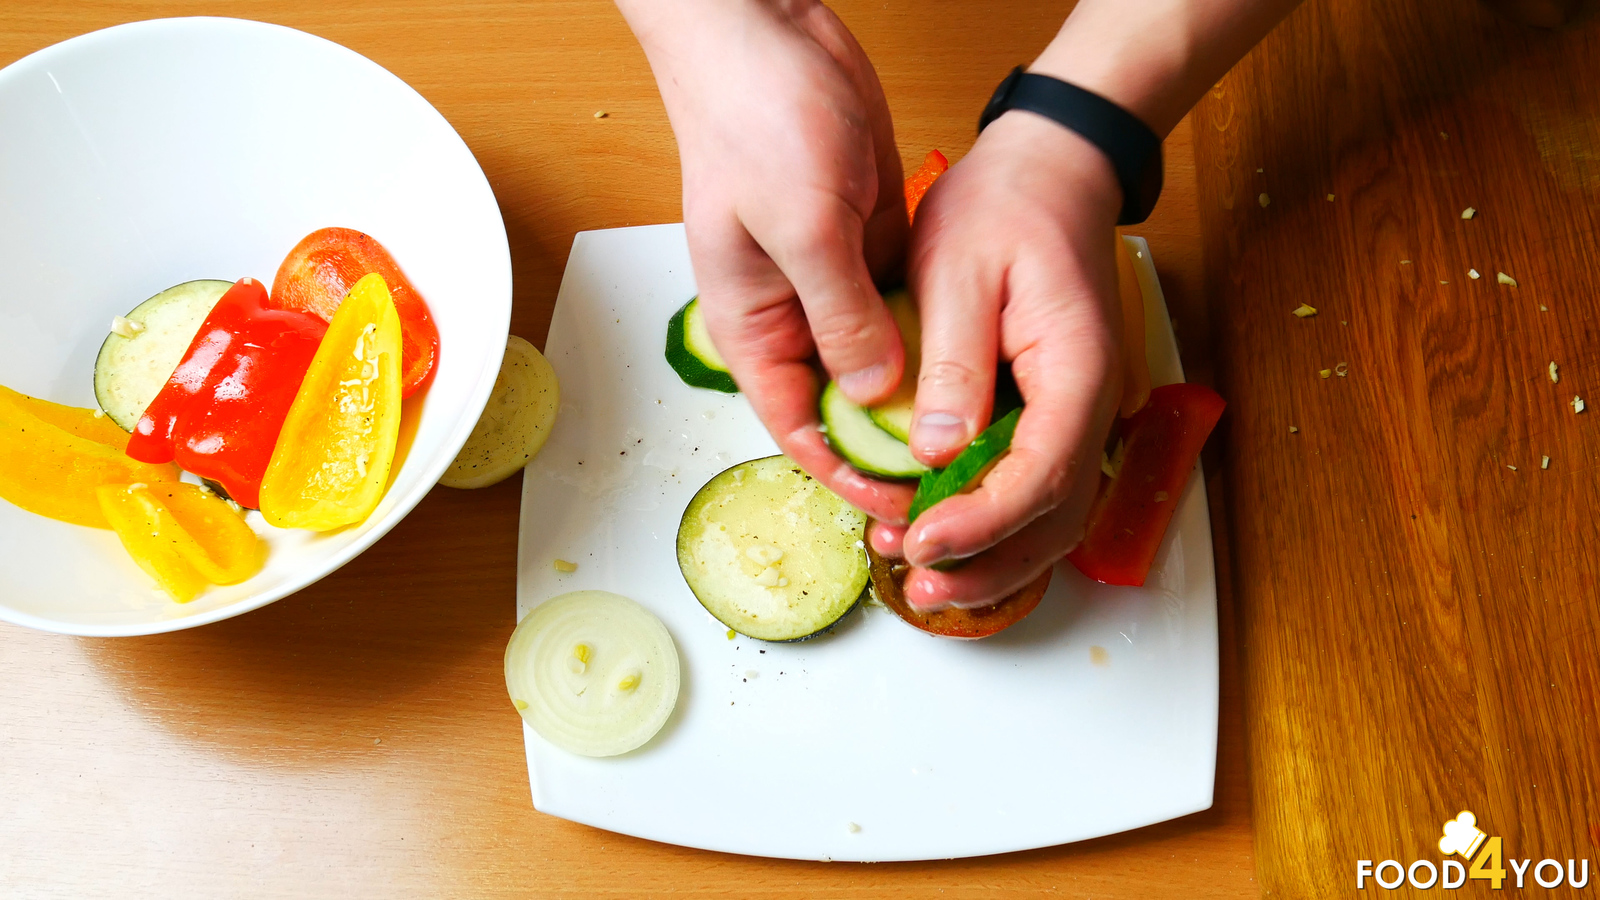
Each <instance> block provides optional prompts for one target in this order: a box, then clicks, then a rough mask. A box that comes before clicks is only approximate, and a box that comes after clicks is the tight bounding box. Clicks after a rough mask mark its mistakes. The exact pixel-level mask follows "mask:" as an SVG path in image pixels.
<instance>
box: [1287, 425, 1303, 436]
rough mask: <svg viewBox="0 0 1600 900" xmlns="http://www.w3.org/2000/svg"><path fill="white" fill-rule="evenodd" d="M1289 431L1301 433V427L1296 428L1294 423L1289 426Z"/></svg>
mask: <svg viewBox="0 0 1600 900" xmlns="http://www.w3.org/2000/svg"><path fill="white" fill-rule="evenodd" d="M1289 433H1290V434H1299V433H1300V429H1299V428H1296V427H1295V426H1293V425H1290V426H1289Z"/></svg>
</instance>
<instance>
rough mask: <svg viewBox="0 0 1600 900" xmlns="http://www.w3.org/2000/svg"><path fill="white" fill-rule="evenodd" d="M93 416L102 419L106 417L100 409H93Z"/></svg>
mask: <svg viewBox="0 0 1600 900" xmlns="http://www.w3.org/2000/svg"><path fill="white" fill-rule="evenodd" d="M94 417H95V418H96V419H104V418H105V417H106V414H105V410H100V409H97V410H95V411H94Z"/></svg>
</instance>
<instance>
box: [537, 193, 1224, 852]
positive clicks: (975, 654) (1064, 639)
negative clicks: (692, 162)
mask: <svg viewBox="0 0 1600 900" xmlns="http://www.w3.org/2000/svg"><path fill="white" fill-rule="evenodd" d="M1138 246H1139V247H1140V249H1141V250H1142V251H1143V255H1142V258H1141V260H1140V262H1141V264H1142V267H1143V269H1144V271H1142V272H1141V273H1140V274H1141V281H1143V282H1144V284H1145V286H1146V288H1147V289H1148V290H1150V291H1153V292H1155V293H1154V294H1153V296H1155V297H1157V298H1158V297H1159V285H1157V284H1156V282H1155V270H1154V268H1153V267H1151V266H1150V254H1149V249H1148V247H1147V246H1145V245H1144V243H1143V242H1142V241H1140V242H1139V244H1138ZM694 293H695V282H694V273H693V271H692V270H691V268H690V265H689V252H688V248H687V245H686V244H685V241H684V233H683V227H682V226H681V225H659V226H650V227H644V228H623V229H616V230H611V231H593V232H585V233H583V234H579V235H578V236H577V239H576V241H574V243H573V247H572V255H571V256H570V257H569V258H568V260H567V271H566V276H565V277H564V278H563V280H562V283H561V293H560V295H559V297H558V299H557V301H556V308H555V317H554V319H553V321H552V323H551V326H550V338H549V341H548V342H547V347H548V349H547V351H546V353H547V355H548V356H549V358H550V362H551V363H552V364H553V365H554V366H555V370H556V372H557V374H558V375H559V376H560V379H561V392H562V399H561V411H560V415H559V419H558V421H557V423H556V427H555V430H554V433H553V434H552V436H551V438H550V442H549V443H548V444H547V445H546V446H545V448H544V451H543V452H542V453H541V454H540V455H539V456H538V457H537V458H536V459H535V460H534V462H533V463H532V464H531V465H530V466H529V467H528V469H527V473H526V474H525V475H524V480H523V494H522V526H521V527H522V531H521V548H520V560H519V565H518V580H517V613H518V616H519V618H520V617H521V616H522V615H526V614H527V612H528V610H529V609H531V608H532V607H534V606H535V605H537V604H539V603H540V602H542V601H544V600H546V599H549V598H550V597H553V596H556V595H557V594H561V593H565V592H567V591H573V590H586V589H599V590H608V591H614V592H616V593H619V594H623V595H625V596H628V597H631V598H633V599H635V600H637V601H639V602H640V603H642V604H644V605H645V606H647V607H649V608H650V609H651V610H652V611H654V612H655V614H656V615H658V616H660V617H661V620H662V621H663V622H665V623H666V626H667V629H668V630H669V631H671V633H672V636H673V639H674V640H675V641H676V642H677V645H678V652H679V655H680V657H681V660H682V665H683V692H682V694H681V696H680V697H679V699H678V707H677V710H676V712H675V713H674V714H673V718H672V719H671V720H670V721H669V722H668V723H667V726H666V727H665V728H664V729H663V730H662V732H661V733H660V734H659V735H658V736H657V737H656V738H655V740H653V741H652V742H650V743H649V744H646V745H645V746H644V747H643V748H641V749H639V750H636V751H634V752H633V753H630V754H627V755H624V756H620V757H615V758H610V759H589V758H584V757H578V756H573V755H571V754H568V753H565V752H563V751H561V750H558V749H556V748H555V747H553V746H551V745H550V744H548V743H546V742H545V741H544V740H542V739H541V738H540V737H539V736H538V735H536V734H535V733H534V732H533V731H532V730H531V729H527V728H525V729H524V732H525V737H526V742H527V750H528V774H529V779H530V781H531V782H532V787H533V802H534V806H535V807H537V808H538V809H539V810H541V811H542V812H546V813H549V814H551V815H555V816H560V817H562V818H565V819H571V820H573V821H576V822H582V823H585V824H588V825H593V826H596V827H599V828H605V829H609V830H611V831H618V832H622V833H624V834H631V835H636V836H639V837H643V838H649V839H651V840H657V841H665V842H668V843H673V844H683V845H686V846H691V847H702V848H706V849H710V850H722V851H727V852H732V853H746V854H754V855H759V856H775V857H791V858H800V859H834V860H906V859H937V858H946V857H957V856H979V855H984V854H990V853H1003V852H1007V851H1012V850H1023V849H1027V848H1032V847H1041V846H1049V845H1052V844H1061V843H1066V842H1069V841H1077V840H1082V839H1084V838H1090V837H1095V836H1097V835H1103V834H1110V833H1112V832H1117V831H1123V830H1126V829H1129V828H1137V827H1139V826H1141V825H1148V824H1150V823H1152V822H1159V821H1162V820H1164V819H1170V818H1173V817H1176V816H1181V815H1184V814H1187V813H1192V812H1196V811H1198V810H1202V809H1205V808H1207V807H1209V806H1210V805H1211V792H1212V785H1213V778H1214V769H1215V763H1216V746H1217V744H1216V737H1217V622H1216V587H1215V583H1214V580H1213V567H1212V556H1211V529H1210V523H1209V520H1208V518H1207V513H1206V498H1205V492H1204V490H1203V486H1202V483H1201V479H1200V472H1199V469H1198V467H1197V468H1196V470H1195V473H1194V475H1193V476H1191V478H1190V480H1189V485H1188V487H1187V488H1186V490H1185V491H1184V494H1183V498H1182V500H1181V503H1180V506H1179V508H1178V512H1177V516H1176V517H1175V518H1174V520H1173V524H1172V527H1171V529H1170V530H1169V532H1168V535H1167V540H1166V543H1165V544H1164V546H1163V548H1162V550H1161V553H1160V556H1159V557H1158V562H1157V567H1156V570H1155V572H1153V573H1152V575H1151V578H1150V581H1149V584H1148V586H1146V587H1144V588H1114V587H1107V586H1104V585H1100V584H1095V583H1092V582H1090V581H1088V580H1087V579H1085V578H1083V577H1082V576H1081V575H1079V574H1078V572H1077V571H1076V570H1075V569H1073V568H1072V566H1071V565H1070V564H1062V565H1059V566H1058V567H1057V569H1056V573H1055V578H1054V579H1053V580H1052V582H1051V585H1050V590H1049V593H1048V594H1047V595H1046V596H1045V598H1044V601H1043V602H1042V603H1041V604H1040V606H1039V608H1038V609H1037V610H1036V611H1035V612H1034V613H1033V615H1031V616H1029V617H1028V618H1027V619H1026V620H1024V621H1023V622H1021V623H1020V624H1018V625H1016V626H1014V627H1012V628H1011V629H1009V630H1007V631H1006V632H1004V633H1003V634H1000V635H997V636H995V637H993V638H989V639H986V640H982V641H971V642H968V641H952V640H946V639H941V638H935V637H931V636H929V635H926V634H923V633H922V632H920V631H917V630H915V629H913V628H911V627H910V626H908V625H906V624H905V623H903V622H901V621H900V620H899V619H897V618H896V617H895V616H894V614H893V613H891V612H889V611H888V610H886V609H884V608H882V607H880V606H876V605H871V606H863V608H862V609H860V610H858V611H856V612H854V613H852V614H850V615H849V616H847V617H846V618H845V619H844V620H843V621H842V622H840V624H839V625H838V627H836V628H835V629H834V631H833V632H832V633H830V634H826V635H823V636H821V637H818V638H816V639H814V640H810V641H805V642H802V643H797V644H766V643H763V642H761V641H756V640H752V639H749V638H745V637H739V638H738V639H737V640H729V639H728V638H727V629H726V628H725V627H724V626H723V625H722V624H721V623H719V622H717V621H716V620H715V619H713V618H712V617H711V616H710V615H709V614H708V613H706V611H705V610H704V609H703V608H702V607H701V606H700V604H699V602H698V601H696V600H695V597H694V595H693V594H692V593H690V591H689V588H688V586H687V585H685V584H684V581H683V577H682V576H681V575H680V574H679V572H678V563H677V555H676V547H675V540H676V535H677V529H678V519H679V517H680V516H681V515H682V513H683V509H684V507H685V506H686V505H687V504H688V502H689V499H690V498H691V497H692V496H693V495H694V493H695V491H697V490H698V489H699V488H700V486H701V485H703V484H704V483H705V482H706V481H708V480H709V479H710V478H711V476H713V475H715V474H716V473H717V472H719V471H721V470H722V469H724V468H726V467H728V466H730V465H733V464H734V463H737V462H741V461H743V460H747V459H753V458H756V457H761V456H768V455H771V454H773V453H776V452H777V450H776V447H775V446H774V444H773V442H772V439H771V438H770V437H768V435H767V433H766V432H765V431H764V430H763V429H762V427H761V424H760V423H759V422H758V421H757V419H756V417H755V414H754V413H753V412H751V410H750V408H749V405H748V404H747V403H746V402H745V400H744V398H743V397H738V396H734V397H729V396H725V395H722V394H718V393H716V392H713V391H705V390H697V389H695V388H691V387H688V386H687V385H685V384H683V383H682V382H681V381H679V380H678V378H677V376H676V375H675V374H674V373H673V372H672V370H671V369H670V368H668V366H667V363H666V361H665V359H664V358H663V356H662V349H663V346H664V342H665V335H666V327H667V319H668V318H669V317H671V315H672V313H673V312H674V311H676V310H677V308H678V307H679V306H681V305H682V304H683V303H684V302H685V301H686V300H688V299H689V298H690V297H691V296H693V295H694ZM1153 306H1154V309H1155V310H1156V311H1158V314H1157V315H1155V316H1149V317H1147V318H1150V319H1151V320H1152V321H1151V328H1150V331H1151V332H1152V334H1153V336H1157V337H1159V342H1158V343H1157V344H1155V346H1158V347H1159V348H1160V352H1159V353H1153V354H1152V356H1153V357H1154V358H1156V361H1157V363H1158V365H1157V366H1156V367H1155V371H1154V372H1153V374H1154V375H1155V380H1156V383H1157V384H1161V383H1166V382H1168V381H1175V380H1181V378H1182V375H1181V369H1179V368H1178V366H1177V353H1176V350H1175V348H1174V347H1173V344H1172V337H1171V331H1170V326H1169V325H1168V324H1167V319H1166V314H1165V307H1164V305H1161V304H1160V303H1159V301H1156V302H1155V303H1154V304H1153ZM558 558H559V559H565V560H570V561H573V562H576V563H578V570H577V571H576V572H574V573H572V574H561V573H559V572H556V571H555V569H554V567H553V565H552V563H553V561H554V560H556V559H558ZM1093 648H1101V649H1103V650H1104V653H1101V652H1099V651H1098V650H1093ZM1092 651H1093V652H1092Z"/></svg>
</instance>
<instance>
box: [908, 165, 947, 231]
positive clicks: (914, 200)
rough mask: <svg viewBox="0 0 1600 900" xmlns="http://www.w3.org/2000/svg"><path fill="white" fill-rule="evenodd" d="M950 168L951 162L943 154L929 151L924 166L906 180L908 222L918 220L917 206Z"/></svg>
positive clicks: (919, 167)
mask: <svg viewBox="0 0 1600 900" xmlns="http://www.w3.org/2000/svg"><path fill="white" fill-rule="evenodd" d="M949 168H950V160H948V159H945V158H944V154H943V153H940V152H939V151H937V150H929V151H928V155H927V157H926V158H924V159H923V160H922V165H920V166H918V167H917V170H916V171H915V172H912V173H911V175H910V176H909V177H907V178H906V219H907V220H910V219H914V218H916V216H917V206H918V205H919V204H921V203H922V195H923V194H926V193H927V192H928V188H930V187H933V183H934V182H935V181H937V180H938V178H939V176H940V175H943V174H944V173H945V170H946V169H949Z"/></svg>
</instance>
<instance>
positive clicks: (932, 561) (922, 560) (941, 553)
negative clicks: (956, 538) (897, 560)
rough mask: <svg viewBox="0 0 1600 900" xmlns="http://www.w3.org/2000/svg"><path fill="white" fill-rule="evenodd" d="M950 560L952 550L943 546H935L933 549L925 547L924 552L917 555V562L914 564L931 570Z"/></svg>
mask: <svg viewBox="0 0 1600 900" xmlns="http://www.w3.org/2000/svg"><path fill="white" fill-rule="evenodd" d="M949 559H950V548H949V547H946V546H945V545H943V544H934V545H933V546H931V547H924V548H923V549H922V552H921V553H919V554H917V560H916V562H914V563H912V564H913V565H918V566H922V567H923V568H924V569H931V568H933V567H934V566H937V565H939V564H940V563H943V562H946V561H948V560H949Z"/></svg>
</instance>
